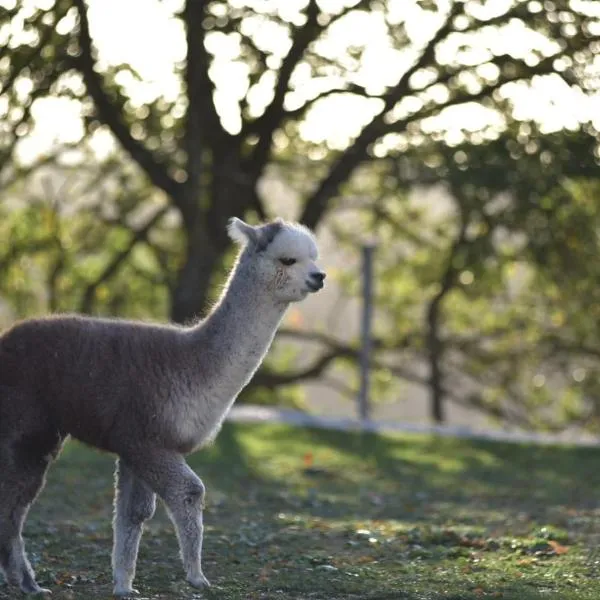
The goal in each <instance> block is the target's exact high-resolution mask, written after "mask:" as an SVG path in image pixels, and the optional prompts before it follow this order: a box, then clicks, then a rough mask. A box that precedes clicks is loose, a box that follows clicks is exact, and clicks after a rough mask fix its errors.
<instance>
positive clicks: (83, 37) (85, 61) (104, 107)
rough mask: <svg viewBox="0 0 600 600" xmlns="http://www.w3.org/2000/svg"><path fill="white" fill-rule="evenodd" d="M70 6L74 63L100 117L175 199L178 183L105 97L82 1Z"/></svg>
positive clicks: (135, 159) (130, 153)
mask: <svg viewBox="0 0 600 600" xmlns="http://www.w3.org/2000/svg"><path fill="white" fill-rule="evenodd" d="M73 3H74V5H75V7H76V9H77V12H78V15H79V47H80V55H79V56H78V57H77V59H75V63H76V66H77V68H78V69H79V70H80V71H81V74H82V75H83V80H84V82H85V85H86V88H87V90H88V93H89V94H90V96H91V98H92V99H93V101H94V104H95V106H96V110H97V112H98V116H99V118H100V119H101V120H102V122H103V123H105V124H106V125H107V126H108V127H109V128H110V129H111V131H112V132H113V134H114V135H115V137H116V138H117V139H118V140H119V142H120V144H121V146H123V148H124V149H125V150H126V151H127V152H128V153H129V155H130V156H131V158H132V159H133V160H134V161H135V162H136V163H137V164H138V165H139V166H140V167H141V169H142V170H143V171H144V172H145V173H146V175H147V176H148V178H149V179H150V181H151V182H152V183H153V184H154V185H156V186H157V187H159V188H160V189H162V190H163V191H164V192H165V193H166V194H167V195H168V196H170V197H171V198H172V199H176V198H177V197H178V192H179V189H180V185H181V184H179V183H178V182H177V181H175V180H174V179H173V178H172V177H171V176H170V175H169V173H168V171H167V169H166V167H165V165H163V164H162V163H161V162H159V161H158V160H157V159H156V157H155V156H154V155H153V154H152V153H151V152H150V151H149V150H148V149H147V148H146V147H145V146H144V145H143V144H141V143H139V142H138V141H137V140H135V139H134V138H133V137H132V135H131V132H130V131H129V128H128V127H127V125H126V123H125V121H124V119H123V115H122V114H121V112H120V111H119V109H118V108H117V107H116V106H115V104H114V103H113V102H112V101H111V100H110V98H109V97H108V95H107V94H106V92H105V90H104V87H103V82H102V78H101V76H100V75H99V74H98V72H97V71H96V64H95V59H94V53H93V49H92V38H91V36H90V30H89V23H88V18H87V10H86V6H85V2H84V0H73Z"/></svg>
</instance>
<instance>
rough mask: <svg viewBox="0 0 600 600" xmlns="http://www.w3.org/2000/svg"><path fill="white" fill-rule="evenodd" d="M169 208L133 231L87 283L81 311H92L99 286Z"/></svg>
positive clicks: (163, 208)
mask: <svg viewBox="0 0 600 600" xmlns="http://www.w3.org/2000/svg"><path fill="white" fill-rule="evenodd" d="M169 209H170V206H163V207H161V208H160V209H158V210H157V211H156V212H155V213H154V214H153V215H152V217H150V219H148V221H147V222H146V223H145V225H143V226H142V227H140V228H139V229H137V230H136V231H135V232H134V233H133V235H132V236H131V239H130V240H129V243H128V244H127V246H126V247H125V248H123V250H121V251H120V252H118V253H117V254H116V255H115V256H114V257H113V259H112V260H111V261H110V262H109V263H108V264H107V265H106V267H105V268H104V270H103V271H102V273H100V275H98V277H96V279H94V281H91V282H90V283H89V284H88V285H87V287H86V288H85V291H84V293H83V297H82V300H81V304H80V312H82V313H87V314H89V313H91V312H92V309H93V306H94V299H95V296H96V290H97V289H98V287H99V286H100V285H102V284H103V283H104V282H106V281H108V279H110V278H111V277H112V276H113V275H114V274H115V273H116V272H117V270H118V269H119V267H120V266H121V265H122V264H123V263H124V262H125V260H126V259H127V258H128V257H129V255H130V254H131V252H132V251H133V249H134V248H135V246H136V245H137V244H138V243H139V242H142V241H144V240H145V239H146V238H147V236H148V234H149V233H150V230H151V229H152V228H153V227H154V225H156V223H157V222H158V221H159V220H160V219H161V218H162V217H163V216H164V215H165V214H166V213H167V212H168V211H169Z"/></svg>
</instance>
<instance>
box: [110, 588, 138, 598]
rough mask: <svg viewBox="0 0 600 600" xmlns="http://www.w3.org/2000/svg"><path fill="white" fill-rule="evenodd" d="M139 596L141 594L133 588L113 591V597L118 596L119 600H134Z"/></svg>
mask: <svg viewBox="0 0 600 600" xmlns="http://www.w3.org/2000/svg"><path fill="white" fill-rule="evenodd" d="M138 594H139V592H138V591H137V590H136V589H135V588H132V587H129V588H124V587H115V589H114V590H113V596H116V597H117V598H134V597H135V596H137V595H138Z"/></svg>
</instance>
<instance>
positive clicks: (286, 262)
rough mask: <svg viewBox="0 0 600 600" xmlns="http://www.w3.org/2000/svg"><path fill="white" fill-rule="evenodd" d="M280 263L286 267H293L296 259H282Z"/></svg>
mask: <svg viewBox="0 0 600 600" xmlns="http://www.w3.org/2000/svg"><path fill="white" fill-rule="evenodd" d="M279 262H280V263H281V264H282V265H285V266H286V267H291V266H292V265H293V264H294V263H295V262H296V259H295V258H280V259H279Z"/></svg>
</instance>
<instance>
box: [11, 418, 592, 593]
mask: <svg viewBox="0 0 600 600" xmlns="http://www.w3.org/2000/svg"><path fill="white" fill-rule="evenodd" d="M190 464H191V465H192V466H193V467H194V468H195V469H196V471H197V472H198V474H199V475H200V476H201V477H202V478H203V480H204V482H205V484H206V486H207V490H208V493H207V509H206V512H205V544H204V572H205V574H206V576H207V577H208V578H209V580H210V581H211V582H212V584H213V587H212V588H211V589H210V590H209V591H207V592H205V593H203V594H200V593H198V592H195V591H194V590H193V589H191V588H189V587H188V586H187V584H186V583H185V582H184V579H183V573H182V568H181V565H180V562H179V557H178V551H177V544H176V539H175V535H174V533H173V529H172V527H171V524H170V522H169V521H168V519H167V518H166V516H165V513H164V509H162V508H161V509H160V510H159V511H157V515H156V516H155V517H154V519H153V520H152V521H151V522H150V523H149V524H148V526H147V528H146V532H145V535H144V538H143V539H142V548H141V552H140V557H139V560H138V574H137V579H136V585H137V588H138V589H139V590H140V593H141V598H142V599H145V598H148V599H167V598H169V599H177V598H184V599H197V598H206V599H208V600H210V599H217V598H219V599H244V600H246V599H252V598H267V599H273V600H278V599H282V598H296V599H300V598H302V599H314V600H338V599H339V600H342V599H344V600H346V599H354V598H365V599H370V600H375V599H381V600H383V599H396V598H398V599H407V600H428V599H445V600H451V599H452V600H467V599H473V600H476V599H480V598H505V599H507V598H511V599H515V600H533V599H553V600H554V599H555V600H558V599H560V600H571V599H573V600H579V599H581V600H583V599H590V600H591V599H594V600H597V599H598V598H600V551H598V550H597V546H598V545H599V543H600V451H596V450H589V449H576V448H558V447H538V446H528V445H516V444H515V445H513V444H499V443H490V442H473V441H465V440H451V439H445V438H438V437H435V436H421V435H403V436H374V435H361V434H354V433H352V434H346V433H340V432H331V431H322V430H309V429H293V428H289V427H286V426H272V425H252V426H239V425H236V426H233V425H227V426H226V427H225V428H224V429H223V431H222V432H221V434H220V436H219V437H218V440H217V443H216V444H215V445H214V446H212V447H211V448H208V449H206V450H204V451H201V452H199V453H197V454H196V455H194V456H192V457H191V458H190ZM307 467H308V468H307ZM112 471H113V460H112V458H111V457H110V456H107V455H102V454H99V453H97V452H95V451H92V450H89V449H87V448H84V447H82V446H81V445H79V444H76V443H73V442H71V443H69V444H68V445H67V447H66V448H65V450H64V452H63V455H62V457H61V459H60V460H59V461H58V462H57V463H56V464H55V465H54V467H53V468H52V469H51V471H50V474H49V478H48V483H47V486H46V489H45V490H44V492H43V493H42V496H41V497H40V499H39V500H38V502H37V503H36V505H35V507H34V509H33V510H32V512H31V514H30V517H29V520H28V523H27V528H26V532H25V535H26V539H27V543H28V549H29V555H30V558H31V560H32V562H33V564H34V567H35V568H36V571H37V574H38V580H39V583H40V584H41V585H44V586H47V587H50V588H51V589H52V591H53V594H54V595H53V598H55V599H58V600H63V599H71V598H82V599H86V600H96V599H100V598H102V599H106V598H109V597H110V591H111V575H110V550H111V522H110V521H111V502H112V489H111V485H112ZM19 596H20V594H19V593H16V592H14V591H13V590H9V589H8V588H7V587H6V586H5V585H4V584H2V583H0V599H1V600H5V599H8V598H11V599H12V598H17V597H19Z"/></svg>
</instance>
